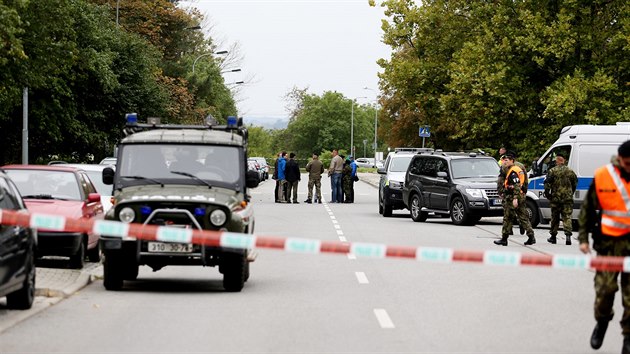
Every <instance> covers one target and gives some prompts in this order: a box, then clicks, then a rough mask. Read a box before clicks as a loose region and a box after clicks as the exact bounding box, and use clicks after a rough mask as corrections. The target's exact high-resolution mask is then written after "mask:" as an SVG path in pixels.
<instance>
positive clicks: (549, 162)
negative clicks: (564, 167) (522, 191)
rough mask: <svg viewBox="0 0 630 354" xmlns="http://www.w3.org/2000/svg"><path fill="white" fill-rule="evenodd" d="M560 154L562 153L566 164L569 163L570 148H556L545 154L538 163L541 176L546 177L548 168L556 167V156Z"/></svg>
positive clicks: (566, 146)
mask: <svg viewBox="0 0 630 354" xmlns="http://www.w3.org/2000/svg"><path fill="white" fill-rule="evenodd" d="M560 153H562V154H563V155H564V157H565V158H566V161H567V162H566V163H567V164H568V163H569V161H571V146H570V145H561V146H556V147H555V148H553V149H552V150H551V151H549V154H547V156H545V157H544V158H543V159H542V160H539V161H538V166H540V171H541V174H543V175H546V174H547V171H549V169H550V168H552V167H554V166H555V165H556V156H557V155H558V154H560Z"/></svg>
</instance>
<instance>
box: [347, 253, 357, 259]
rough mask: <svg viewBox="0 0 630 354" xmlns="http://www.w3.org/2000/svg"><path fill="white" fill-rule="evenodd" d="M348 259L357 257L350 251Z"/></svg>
mask: <svg viewBox="0 0 630 354" xmlns="http://www.w3.org/2000/svg"><path fill="white" fill-rule="evenodd" d="M348 259H357V256H355V255H354V254H352V253H348Z"/></svg>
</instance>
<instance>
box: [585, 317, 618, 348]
mask: <svg viewBox="0 0 630 354" xmlns="http://www.w3.org/2000/svg"><path fill="white" fill-rule="evenodd" d="M607 329H608V321H597V324H596V325H595V328H594V329H593V334H592V335H591V348H593V349H599V348H601V346H602V344H603V343H604V335H606V330H607ZM623 342H624V348H625V343H626V340H625V339H624V341H623Z"/></svg>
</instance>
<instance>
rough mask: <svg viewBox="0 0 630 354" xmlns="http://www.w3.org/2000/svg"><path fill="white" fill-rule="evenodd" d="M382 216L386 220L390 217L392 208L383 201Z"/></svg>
mask: <svg viewBox="0 0 630 354" xmlns="http://www.w3.org/2000/svg"><path fill="white" fill-rule="evenodd" d="M383 216H384V217H386V218H388V217H390V216H392V206H391V205H388V204H387V202H386V201H384V200H383Z"/></svg>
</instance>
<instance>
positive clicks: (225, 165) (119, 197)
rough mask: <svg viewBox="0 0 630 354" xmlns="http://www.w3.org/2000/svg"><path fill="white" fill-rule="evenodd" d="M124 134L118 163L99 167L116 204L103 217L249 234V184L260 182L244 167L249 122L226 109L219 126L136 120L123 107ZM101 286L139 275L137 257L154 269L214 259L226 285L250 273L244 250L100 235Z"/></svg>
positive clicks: (234, 287)
mask: <svg viewBox="0 0 630 354" xmlns="http://www.w3.org/2000/svg"><path fill="white" fill-rule="evenodd" d="M125 133H126V137H125V138H123V139H122V141H121V142H120V143H119V145H118V149H117V161H116V169H115V170H114V169H113V168H105V169H104V170H103V182H104V183H106V184H110V185H113V190H114V207H112V208H111V209H110V211H109V212H108V213H107V214H106V216H105V218H106V219H107V220H116V221H121V222H124V223H141V224H149V225H166V226H172V227H177V228H184V229H202V230H223V231H229V232H238V233H244V234H248V233H249V234H251V233H253V231H254V212H253V209H252V206H251V205H250V203H249V196H248V194H247V189H248V188H254V187H256V186H258V183H259V177H258V174H257V173H256V171H248V170H247V129H246V128H244V127H243V126H242V120H240V119H239V120H237V119H236V117H229V118H228V124H227V125H224V126H218V125H212V124H208V125H203V126H183V125H168V124H160V123H159V121H158V120H157V119H156V118H149V122H148V123H147V124H140V123H138V122H137V115H135V114H127V126H126V128H125ZM99 243H100V247H101V250H102V251H103V255H104V262H103V266H104V279H103V283H104V286H105V288H106V289H107V290H119V289H121V288H122V287H123V284H124V281H125V280H127V281H131V280H135V279H136V278H137V277H138V268H139V266H140V265H147V266H149V267H151V268H152V269H153V270H154V271H157V270H159V269H161V268H163V267H164V266H167V265H200V266H211V267H214V266H218V267H219V272H221V273H222V274H223V287H224V288H225V290H227V291H241V289H242V288H243V286H244V283H245V281H246V280H247V278H248V277H249V261H251V260H253V259H252V257H251V255H249V257H248V251H247V250H244V249H238V248H227V247H209V246H201V245H195V244H187V243H172V242H157V241H146V240H138V239H136V238H133V237H124V238H119V237H112V236H105V235H102V236H101V237H100V242H99Z"/></svg>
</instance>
